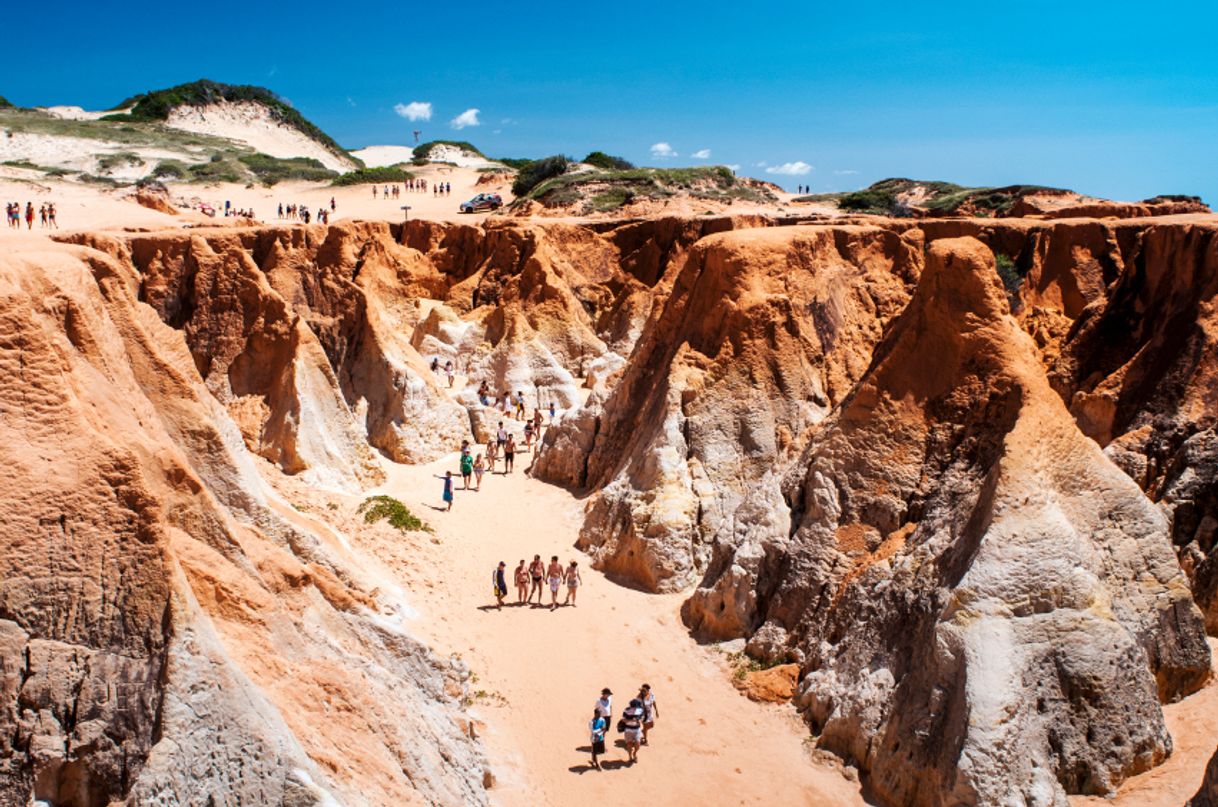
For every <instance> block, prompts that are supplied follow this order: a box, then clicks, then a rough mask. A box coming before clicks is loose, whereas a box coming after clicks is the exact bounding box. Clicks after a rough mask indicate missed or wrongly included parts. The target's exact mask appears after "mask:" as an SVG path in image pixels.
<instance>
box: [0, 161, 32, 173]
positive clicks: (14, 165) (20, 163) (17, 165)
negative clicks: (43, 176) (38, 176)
mask: <svg viewBox="0 0 1218 807" xmlns="http://www.w3.org/2000/svg"><path fill="white" fill-rule="evenodd" d="M0 165H7V166H8V167H9V168H30V169H33V170H35V171H38V170H40V169H39V167H38V166H37V165H34V163H32V162H30V161H29V160H5V161H4V162H3V163H0Z"/></svg>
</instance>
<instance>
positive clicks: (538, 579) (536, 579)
mask: <svg viewBox="0 0 1218 807" xmlns="http://www.w3.org/2000/svg"><path fill="white" fill-rule="evenodd" d="M533 585H535V586H540V585H541V578H540V577H534V578H533Z"/></svg>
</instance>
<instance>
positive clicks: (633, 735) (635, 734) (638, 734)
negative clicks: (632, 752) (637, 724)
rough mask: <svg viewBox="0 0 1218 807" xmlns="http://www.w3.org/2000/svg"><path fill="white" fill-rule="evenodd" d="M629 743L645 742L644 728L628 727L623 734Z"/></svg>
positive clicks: (640, 743)
mask: <svg viewBox="0 0 1218 807" xmlns="http://www.w3.org/2000/svg"><path fill="white" fill-rule="evenodd" d="M623 736H624V737H625V740H626V744H627V745H642V744H643V729H641V728H637V729H626V732H625V734H624V735H623Z"/></svg>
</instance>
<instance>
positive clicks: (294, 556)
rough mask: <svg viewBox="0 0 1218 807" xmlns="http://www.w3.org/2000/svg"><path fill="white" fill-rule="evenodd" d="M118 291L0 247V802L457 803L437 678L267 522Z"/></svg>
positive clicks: (477, 781) (170, 351) (217, 426)
mask: <svg viewBox="0 0 1218 807" xmlns="http://www.w3.org/2000/svg"><path fill="white" fill-rule="evenodd" d="M140 288H141V279H140V277H139V276H138V275H137V274H136V273H135V272H134V271H133V270H132V268H131V267H130V265H129V264H126V263H124V262H122V261H120V260H116V259H114V258H111V257H109V256H108V255H105V254H103V253H101V252H97V251H93V250H85V249H80V248H75V249H70V248H66V247H58V248H55V249H48V250H47V251H46V252H41V253H24V254H22V255H20V256H18V257H12V256H6V257H5V258H4V259H3V260H2V261H0V367H3V369H4V376H5V378H6V379H10V380H11V381H12V382H14V383H6V384H5V385H4V388H3V390H2V391H0V438H2V439H0V507H2V508H3V511H4V512H5V514H6V518H5V520H4V523H3V524H2V525H0V547H2V548H3V549H2V551H0V697H2V700H0V738H3V739H0V764H2V765H3V775H0V802H2V803H5V804H25V803H27V801H29V800H31V799H40V800H43V801H46V802H49V803H54V804H63V805H73V806H76V805H80V806H81V807H84V806H85V805H89V807H92V805H96V804H105V803H114V802H121V801H124V800H131V801H132V802H133V803H140V804H180V803H206V802H208V801H213V802H216V803H221V802H224V803H248V804H268V803H273V804H280V803H285V804H286V803H291V804H323V803H332V801H333V799H334V798H337V799H339V800H340V801H343V802H350V803H368V802H373V803H388V802H393V803H419V802H430V803H483V802H484V801H485V798H486V797H485V792H484V790H483V784H482V777H483V761H482V757H481V753H480V751H479V749H478V748H477V746H476V745H475V744H474V743H473V742H472V741H471V740H470V739H469V736H468V732H467V730H466V723H465V720H464V718H462V716H461V712H460V709H459V705H458V703H457V702H456V699H455V697H454V696H453V695H451V694H449V693H450V692H451V691H459V687H460V685H461V682H462V677H463V673H462V670H461V669H460V668H459V667H452V666H451V665H449V664H448V663H446V662H441V661H439V660H438V659H435V658H434V657H432V656H431V655H430V654H429V652H428V651H427V650H426V648H424V647H423V646H421V645H420V644H419V643H417V642H416V641H414V640H413V639H411V638H410V637H409V636H408V635H407V634H405V633H404V632H402V631H401V629H400V614H398V613H397V612H396V610H395V609H396V606H395V604H394V603H390V602H382V601H381V600H380V599H379V595H377V594H376V593H374V592H373V590H372V586H371V585H369V583H368V582H367V581H366V580H365V579H364V571H363V564H360V563H356V562H354V561H353V559H351V558H350V557H348V556H347V555H346V554H345V549H344V547H343V546H342V545H341V543H340V542H338V541H336V540H335V539H334V537H333V536H327V535H326V534H324V533H316V532H313V531H311V530H310V529H308V528H306V527H305V526H303V525H301V524H299V523H292V522H290V521H289V520H288V519H287V517H286V515H285V513H287V512H289V511H290V508H289V507H288V506H287V505H286V503H284V502H282V501H281V500H279V499H278V498H277V497H276V496H275V494H274V493H273V492H271V491H270V490H269V489H268V488H266V487H265V485H264V484H263V483H262V482H261V480H260V479H259V477H258V475H257V474H256V473H253V472H252V469H250V467H249V460H248V458H247V457H246V455H245V454H244V452H245V451H246V448H245V445H244V443H243V441H242V439H241V436H240V433H239V432H238V430H237V428H236V426H235V425H234V424H233V423H232V421H231V419H229V417H228V413H227V410H226V409H225V408H224V407H223V406H221V405H220V403H219V402H218V401H217V399H216V397H215V396H213V394H212V392H211V391H210V390H209V387H208V385H207V383H206V380H205V379H204V377H203V375H202V374H201V373H200V372H199V369H198V367H197V366H196V360H197V357H198V355H199V354H198V353H197V352H195V351H192V350H191V349H190V346H189V345H188V341H187V338H186V336H185V334H184V333H183V331H180V330H175V329H174V328H172V327H170V326H168V325H166V324H165V323H164V322H162V320H161V318H160V317H159V316H158V314H157V312H156V311H155V310H154V309H153V308H152V307H150V306H149V305H147V304H145V303H142V302H140V301H139V300H138V299H137V293H138V291H139V289H140ZM338 646H341V647H344V648H345V649H346V655H345V656H344V657H342V658H336V657H335V655H334V648H335V647H338ZM454 688H455V689H454ZM335 709H339V710H341V711H342V712H344V713H346V714H348V715H350V716H353V719H351V720H348V721H335V720H333V710H335ZM353 747H358V748H360V755H359V756H358V758H355V757H352V756H351V755H350V754H349V753H348V750H349V749H350V748H353Z"/></svg>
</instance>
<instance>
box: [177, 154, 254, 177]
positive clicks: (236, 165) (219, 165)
mask: <svg viewBox="0 0 1218 807" xmlns="http://www.w3.org/2000/svg"><path fill="white" fill-rule="evenodd" d="M188 170H189V172H190V181H192V182H248V181H249V173H248V172H247V171H246V169H245V166H244V165H243V164H242V163H241V162H240V161H238V160H234V159H231V158H226V157H223V156H221V155H219V154H213V155H212V159H210V160H208V161H207V162H205V163H199V164H198V165H192V166H190V167H189V169H188Z"/></svg>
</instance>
